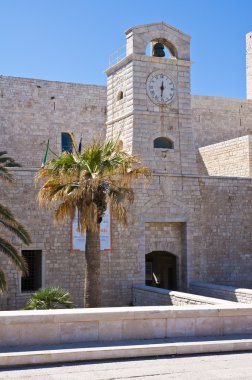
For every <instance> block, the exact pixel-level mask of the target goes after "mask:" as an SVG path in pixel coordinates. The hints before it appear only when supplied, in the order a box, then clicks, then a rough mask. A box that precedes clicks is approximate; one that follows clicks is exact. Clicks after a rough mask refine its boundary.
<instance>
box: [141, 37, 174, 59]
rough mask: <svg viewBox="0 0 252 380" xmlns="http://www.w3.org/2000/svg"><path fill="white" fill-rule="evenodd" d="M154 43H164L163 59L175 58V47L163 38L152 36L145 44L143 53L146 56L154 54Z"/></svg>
mask: <svg viewBox="0 0 252 380" xmlns="http://www.w3.org/2000/svg"><path fill="white" fill-rule="evenodd" d="M156 44H162V45H164V50H163V51H164V54H165V55H164V57H163V58H165V59H169V58H177V56H178V53H177V49H176V47H175V46H174V45H173V44H172V43H171V42H170V41H168V40H166V39H165V38H154V39H153V40H151V41H149V42H148V43H147V44H146V49H145V54H146V55H148V56H153V55H154V47H155V45H156Z"/></svg>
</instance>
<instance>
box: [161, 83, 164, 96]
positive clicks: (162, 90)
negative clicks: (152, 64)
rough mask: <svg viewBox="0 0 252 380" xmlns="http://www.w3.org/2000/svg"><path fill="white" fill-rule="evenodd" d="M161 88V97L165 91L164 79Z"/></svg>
mask: <svg viewBox="0 0 252 380" xmlns="http://www.w3.org/2000/svg"><path fill="white" fill-rule="evenodd" d="M160 90H161V98H162V97H163V92H164V82H163V81H162V84H161V87H160Z"/></svg>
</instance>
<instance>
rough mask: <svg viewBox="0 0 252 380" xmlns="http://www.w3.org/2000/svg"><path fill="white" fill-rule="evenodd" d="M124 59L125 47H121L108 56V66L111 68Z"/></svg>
mask: <svg viewBox="0 0 252 380" xmlns="http://www.w3.org/2000/svg"><path fill="white" fill-rule="evenodd" d="M125 57H126V45H123V46H121V47H120V48H119V49H117V50H116V51H115V52H114V53H112V54H110V56H109V66H113V65H115V64H116V63H118V62H119V61H121V60H122V59H123V58H125Z"/></svg>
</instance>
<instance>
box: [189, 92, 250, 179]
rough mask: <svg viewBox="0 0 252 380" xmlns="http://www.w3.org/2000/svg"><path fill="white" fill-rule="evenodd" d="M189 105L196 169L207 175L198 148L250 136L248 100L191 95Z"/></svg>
mask: <svg viewBox="0 0 252 380" xmlns="http://www.w3.org/2000/svg"><path fill="white" fill-rule="evenodd" d="M191 104H192V126H193V133H194V142H195V147H196V150H197V163H198V168H199V172H200V173H201V174H207V170H206V167H205V165H204V163H203V161H202V158H201V156H200V154H199V152H198V149H199V148H201V147H204V146H208V145H212V144H217V143H220V142H223V141H226V140H231V139H236V138H238V137H243V136H247V135H249V134H251V133H252V101H251V100H244V99H228V98H221V97H215V96H199V95H197V96H196V95H193V96H192V97H191Z"/></svg>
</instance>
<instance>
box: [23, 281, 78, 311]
mask: <svg viewBox="0 0 252 380" xmlns="http://www.w3.org/2000/svg"><path fill="white" fill-rule="evenodd" d="M73 307H75V305H74V303H73V301H72V299H71V295H70V293H69V292H68V291H67V290H65V289H62V288H59V287H56V288H53V287H52V288H46V289H41V290H39V291H37V292H36V293H34V294H32V296H31V298H30V300H29V301H28V303H27V305H26V306H25V307H24V310H48V309H64V308H67V309H70V308H73Z"/></svg>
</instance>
